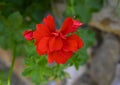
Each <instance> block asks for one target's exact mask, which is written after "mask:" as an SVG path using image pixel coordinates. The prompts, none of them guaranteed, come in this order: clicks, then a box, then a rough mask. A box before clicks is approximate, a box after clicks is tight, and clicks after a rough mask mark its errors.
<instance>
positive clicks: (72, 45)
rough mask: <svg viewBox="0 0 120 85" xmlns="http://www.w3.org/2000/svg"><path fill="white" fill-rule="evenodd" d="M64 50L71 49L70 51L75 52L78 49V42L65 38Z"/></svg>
mask: <svg viewBox="0 0 120 85" xmlns="http://www.w3.org/2000/svg"><path fill="white" fill-rule="evenodd" d="M63 49H64V51H72V52H76V51H77V50H78V44H77V41H76V40H71V39H69V38H67V39H66V40H65V41H64V47H63Z"/></svg>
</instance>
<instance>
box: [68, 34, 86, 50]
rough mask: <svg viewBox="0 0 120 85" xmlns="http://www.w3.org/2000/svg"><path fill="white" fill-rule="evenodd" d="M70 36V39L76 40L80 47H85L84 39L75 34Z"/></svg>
mask: <svg viewBox="0 0 120 85" xmlns="http://www.w3.org/2000/svg"><path fill="white" fill-rule="evenodd" d="M68 38H69V39H70V40H76V42H77V46H78V49H80V48H82V47H83V45H84V43H83V41H82V39H81V38H80V37H79V36H78V35H76V34H73V35H71V36H69V37H68Z"/></svg>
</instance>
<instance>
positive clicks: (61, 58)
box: [48, 51, 73, 64]
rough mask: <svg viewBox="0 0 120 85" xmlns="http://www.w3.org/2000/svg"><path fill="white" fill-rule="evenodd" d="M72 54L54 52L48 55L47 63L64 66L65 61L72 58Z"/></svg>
mask: <svg viewBox="0 0 120 85" xmlns="http://www.w3.org/2000/svg"><path fill="white" fill-rule="evenodd" d="M72 54H73V53H72V52H65V51H56V52H53V53H50V54H49V55H48V63H52V62H56V63H58V64H65V63H66V61H67V60H68V59H69V58H71V57H72Z"/></svg>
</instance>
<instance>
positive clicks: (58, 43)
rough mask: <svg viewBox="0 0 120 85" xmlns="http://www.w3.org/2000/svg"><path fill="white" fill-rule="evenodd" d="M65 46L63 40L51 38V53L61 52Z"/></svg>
mask: <svg viewBox="0 0 120 85" xmlns="http://www.w3.org/2000/svg"><path fill="white" fill-rule="evenodd" d="M62 46H63V42H62V39H61V38H59V37H51V38H50V41H49V48H50V51H57V50H60V49H61V48H62Z"/></svg>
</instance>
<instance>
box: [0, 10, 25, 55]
mask: <svg viewBox="0 0 120 85" xmlns="http://www.w3.org/2000/svg"><path fill="white" fill-rule="evenodd" d="M0 19H1V20H0V36H1V37H0V46H1V47H2V48H6V49H11V50H13V48H14V46H15V45H17V53H16V54H19V55H23V54H24V52H25V50H24V46H23V45H22V44H24V39H23V38H22V37H21V35H22V32H23V30H21V28H22V27H23V26H22V22H23V17H22V16H21V14H20V13H19V12H14V13H13V14H11V15H9V16H8V18H6V17H4V16H2V15H0ZM21 49H23V50H21Z"/></svg>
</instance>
